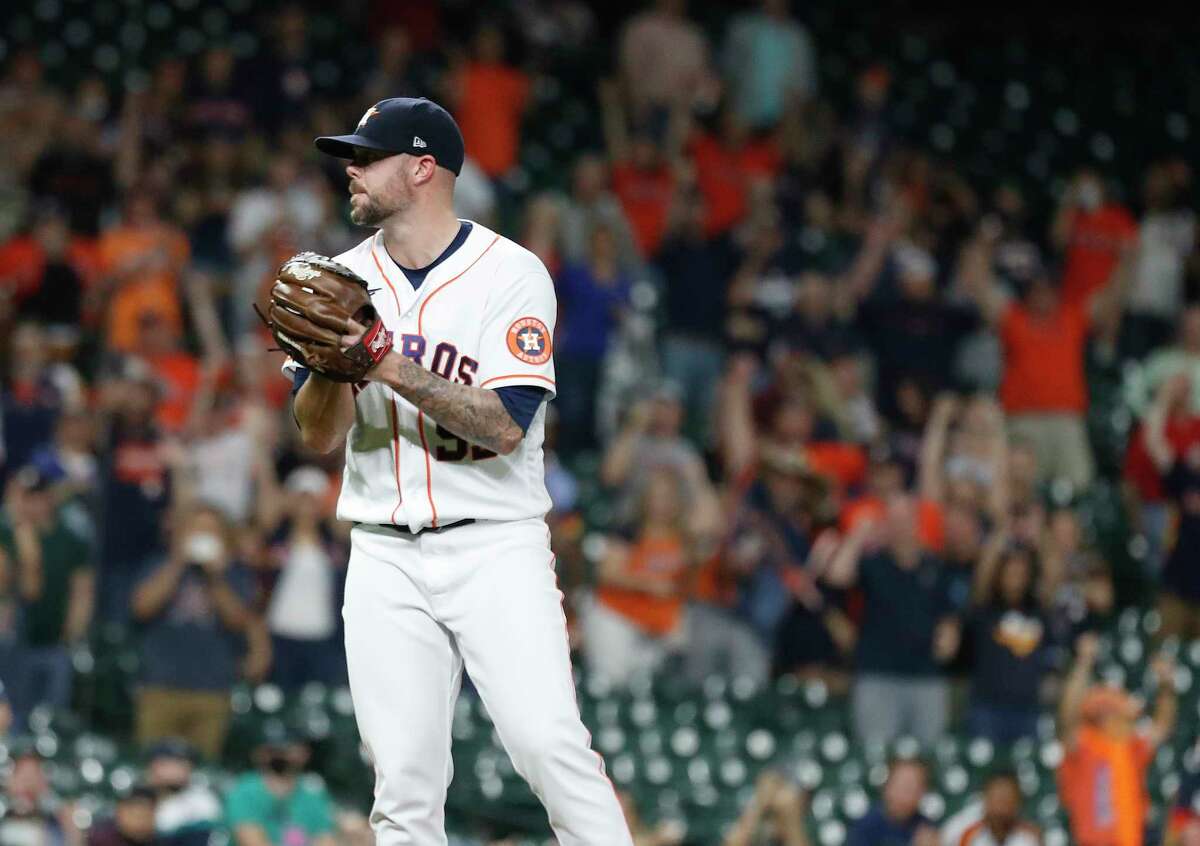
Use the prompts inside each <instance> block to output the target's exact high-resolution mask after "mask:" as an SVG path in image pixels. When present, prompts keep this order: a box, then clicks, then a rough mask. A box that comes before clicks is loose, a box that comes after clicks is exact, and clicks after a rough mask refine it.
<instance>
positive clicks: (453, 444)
mask: <svg viewBox="0 0 1200 846" xmlns="http://www.w3.org/2000/svg"><path fill="white" fill-rule="evenodd" d="M437 434H438V437H439V438H441V439H442V440H443V441H449V444H448V445H443V444H438V447H437V449H436V450H434V455H436V456H437V460H438V461H463V460H464V459H466V457H467V453H470V454H471V460H472V461H483V460H484V459H485V458H495V457H496V453H494V452H492V451H491V450H490V449H484V448H483V447H481V446H475V445H474V444H469V443H467V442H466V441H464V440H463V439H462V438H460V437H459V436H458V435H456V434H454V433H453V432H451V431H450V430H449V429H447V428H446V427H445V426H440V425H439V426H438V427H437Z"/></svg>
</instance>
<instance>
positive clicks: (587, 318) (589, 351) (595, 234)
mask: <svg viewBox="0 0 1200 846" xmlns="http://www.w3.org/2000/svg"><path fill="white" fill-rule="evenodd" d="M556 287H557V288H558V295H559V300H560V306H559V307H560V309H561V311H562V318H561V320H560V321H559V324H558V331H557V333H556V335H557V337H556V338H555V339H554V344H555V353H556V355H557V361H558V366H559V367H561V368H563V370H564V371H565V372H569V373H571V376H572V378H571V379H570V381H569V382H567V383H565V384H564V385H563V386H562V388H561V389H560V390H559V394H558V411H559V414H560V415H561V426H562V432H561V437H562V442H563V446H564V448H568V449H572V450H577V449H581V448H586V447H589V446H592V445H593V444H594V443H595V426H596V394H597V391H598V390H599V387H600V373H601V365H602V364H603V361H604V354H605V353H606V352H607V351H608V347H609V342H610V340H611V339H612V337H613V335H614V333H615V332H616V330H617V328H618V327H619V326H620V324H621V321H622V320H623V319H624V317H625V312H626V310H627V308H628V305H629V295H630V287H631V283H630V280H629V278H628V277H627V276H625V274H624V273H622V272H621V269H620V266H619V264H618V263H617V254H616V244H615V243H614V241H613V233H612V231H611V230H609V229H606V228H604V227H596V228H595V229H594V230H593V231H592V240H591V247H590V249H589V251H588V258H587V261H586V262H585V263H582V264H569V265H567V266H565V267H564V268H563V269H562V271H561V272H560V273H559V275H558V280H557V286H556Z"/></svg>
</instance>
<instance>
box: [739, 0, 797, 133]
mask: <svg viewBox="0 0 1200 846" xmlns="http://www.w3.org/2000/svg"><path fill="white" fill-rule="evenodd" d="M789 5H790V4H789V3H788V0H762V1H761V2H760V3H759V9H758V10H756V11H753V12H742V13H741V14H739V15H737V16H736V17H735V18H734V19H733V21H732V22H731V23H730V25H729V31H728V34H727V35H726V37H725V45H724V55H723V57H722V59H723V64H724V68H725V77H726V80H727V82H728V85H729V92H728V96H729V98H730V101H731V102H733V103H735V104H736V106H735V108H736V109H737V112H738V117H739V118H740V119H741V121H742V122H743V123H745V124H746V125H747V126H749V127H751V128H752V129H763V128H769V127H772V126H774V125H775V124H777V123H778V122H779V120H780V119H781V118H782V117H783V114H784V112H785V111H787V110H789V109H791V108H794V106H795V103H796V101H797V100H805V99H808V98H810V97H812V96H813V95H815V94H816V91H817V67H816V64H817V62H816V59H817V57H816V50H815V48H814V47H813V42H812V37H811V36H810V35H809V34H808V30H807V29H805V28H804V27H803V26H802V25H801V24H799V23H797V22H796V21H795V20H794V19H793V18H792V17H791V15H790V12H789V9H788V6H789Z"/></svg>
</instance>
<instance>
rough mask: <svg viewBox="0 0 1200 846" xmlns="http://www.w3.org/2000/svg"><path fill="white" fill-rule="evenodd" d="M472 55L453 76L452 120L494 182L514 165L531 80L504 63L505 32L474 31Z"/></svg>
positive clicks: (494, 29)
mask: <svg viewBox="0 0 1200 846" xmlns="http://www.w3.org/2000/svg"><path fill="white" fill-rule="evenodd" d="M473 52H474V55H473V56H472V58H471V59H470V60H469V61H467V62H466V64H464V65H463V67H462V68H461V69H460V70H459V71H458V73H457V74H456V75H455V77H454V85H455V87H456V89H457V96H456V98H455V104H456V108H455V110H454V117H455V118H456V119H457V120H458V125H459V128H460V129H461V130H462V134H463V141H464V142H465V143H466V148H467V154H468V155H469V156H470V157H471V159H472V160H473V161H474V162H475V163H476V164H478V165H479V167H480V169H481V170H483V172H484V173H486V174H487V175H488V176H490V177H491V178H492V179H498V178H500V177H502V176H504V174H506V173H507V172H508V171H509V170H510V169H511V168H512V166H513V165H515V164H516V163H517V154H518V146H519V143H520V135H521V116H522V115H523V114H524V113H525V107H526V105H528V103H529V77H527V76H526V75H525V74H524V73H522V72H521V71H520V70H518V69H516V68H514V67H513V66H511V65H509V64H507V63H506V62H505V61H504V33H503V32H501V31H500V29H499V28H498V27H496V26H494V25H492V24H484V25H483V26H482V27H480V28H479V30H478V31H477V32H476V33H475V43H474V51H473Z"/></svg>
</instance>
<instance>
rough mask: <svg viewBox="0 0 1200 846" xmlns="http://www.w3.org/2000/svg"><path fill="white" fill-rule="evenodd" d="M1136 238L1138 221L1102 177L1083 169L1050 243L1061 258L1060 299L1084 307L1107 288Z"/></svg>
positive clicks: (1069, 190) (1059, 214)
mask: <svg viewBox="0 0 1200 846" xmlns="http://www.w3.org/2000/svg"><path fill="white" fill-rule="evenodd" d="M1136 237H1137V223H1136V222H1135V221H1134V219H1133V215H1131V214H1130V213H1129V211H1128V209H1126V208H1125V207H1124V206H1123V205H1121V204H1120V203H1118V202H1117V201H1116V200H1115V199H1112V198H1111V197H1109V196H1108V193H1107V191H1106V189H1105V187H1104V181H1103V180H1102V179H1101V178H1100V174H1098V173H1096V172H1095V171H1093V170H1088V169H1084V170H1081V171H1080V172H1079V173H1078V174H1076V175H1075V179H1074V180H1073V181H1072V182H1071V185H1070V187H1068V188H1067V190H1066V191H1065V192H1064V193H1063V196H1062V199H1061V201H1060V203H1059V207H1058V211H1057V213H1056V214H1055V216H1054V221H1053V223H1052V225H1051V230H1050V239H1051V242H1052V243H1053V244H1054V246H1055V248H1057V249H1058V250H1060V251H1062V254H1063V279H1062V297H1063V299H1064V301H1066V302H1067V303H1068V304H1073V305H1083V304H1084V303H1086V302H1087V301H1088V300H1089V299H1091V297H1092V295H1093V294H1095V293H1096V292H1097V291H1099V290H1100V289H1102V288H1103V287H1104V286H1105V285H1107V284H1108V282H1109V278H1110V277H1111V276H1112V275H1113V272H1114V271H1115V270H1116V269H1117V264H1118V262H1119V261H1120V259H1121V255H1122V253H1123V251H1124V250H1125V249H1126V248H1127V247H1128V245H1129V244H1130V243H1131V242H1132V241H1133V240H1134V239H1136Z"/></svg>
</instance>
